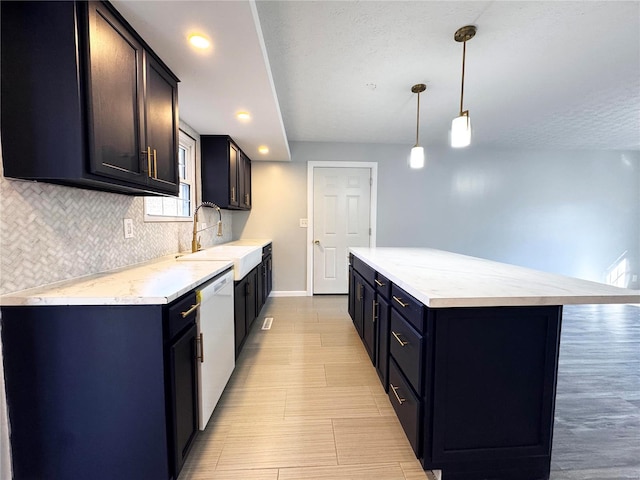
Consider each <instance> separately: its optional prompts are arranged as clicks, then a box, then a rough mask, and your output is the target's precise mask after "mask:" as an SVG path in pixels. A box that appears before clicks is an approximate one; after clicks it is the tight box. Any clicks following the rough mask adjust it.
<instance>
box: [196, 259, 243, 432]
mask: <svg viewBox="0 0 640 480" xmlns="http://www.w3.org/2000/svg"><path fill="white" fill-rule="evenodd" d="M196 294H197V297H198V301H199V302H200V308H199V309H198V353H199V355H198V357H199V358H198V409H199V411H198V413H199V415H198V417H199V423H200V425H199V427H200V430H204V428H205V427H206V426H207V422H209V418H210V417H211V414H212V413H213V409H214V408H215V407H216V405H217V403H218V400H220V396H221V395H222V391H223V390H224V387H225V386H226V385H227V382H228V381H229V378H230V377H231V373H232V372H233V369H234V368H235V364H236V361H235V340H234V324H233V271H232V270H230V271H228V272H227V273H224V274H222V276H220V277H217V278H215V279H213V280H211V281H209V282H208V283H205V284H203V285H202V286H201V287H200V288H198V289H196Z"/></svg>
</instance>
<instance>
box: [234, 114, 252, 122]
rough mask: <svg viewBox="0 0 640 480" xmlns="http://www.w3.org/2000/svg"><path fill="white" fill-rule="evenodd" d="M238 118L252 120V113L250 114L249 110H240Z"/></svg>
mask: <svg viewBox="0 0 640 480" xmlns="http://www.w3.org/2000/svg"><path fill="white" fill-rule="evenodd" d="M236 118H237V119H238V120H250V119H251V115H250V114H249V112H238V113H236Z"/></svg>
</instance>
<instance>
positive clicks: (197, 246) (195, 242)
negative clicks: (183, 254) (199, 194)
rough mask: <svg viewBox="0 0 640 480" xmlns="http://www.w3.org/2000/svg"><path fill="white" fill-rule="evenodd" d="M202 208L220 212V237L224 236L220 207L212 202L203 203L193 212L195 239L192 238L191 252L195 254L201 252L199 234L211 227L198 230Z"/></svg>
mask: <svg viewBox="0 0 640 480" xmlns="http://www.w3.org/2000/svg"><path fill="white" fill-rule="evenodd" d="M202 207H209V208H215V209H216V210H217V211H218V237H221V236H222V212H221V211H220V207H219V206H218V205H216V204H215V203H211V202H202V203H201V204H200V205H198V206H197V207H196V210H195V211H194V212H193V237H192V238H191V252H192V253H195V252H197V251H198V250H200V248H202V247H201V245H200V239H199V238H198V232H201V231H203V230H208V229H209V228H211V227H207V228H201V229H200V230H198V210H200V209H201V208H202Z"/></svg>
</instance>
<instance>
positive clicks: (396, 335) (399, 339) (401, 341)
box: [391, 330, 409, 347]
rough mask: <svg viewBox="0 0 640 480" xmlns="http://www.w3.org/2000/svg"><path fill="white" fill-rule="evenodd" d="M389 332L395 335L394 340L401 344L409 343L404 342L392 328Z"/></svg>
mask: <svg viewBox="0 0 640 480" xmlns="http://www.w3.org/2000/svg"><path fill="white" fill-rule="evenodd" d="M391 334H392V335H393V336H394V337H396V340H398V343H400V345H401V346H403V347H404V346H405V345H409V342H405V341H404V340H402V339H401V338H400V337H399V336H398V334H397V333H396V332H394V331H393V330H391Z"/></svg>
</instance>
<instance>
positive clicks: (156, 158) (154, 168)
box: [153, 148, 158, 180]
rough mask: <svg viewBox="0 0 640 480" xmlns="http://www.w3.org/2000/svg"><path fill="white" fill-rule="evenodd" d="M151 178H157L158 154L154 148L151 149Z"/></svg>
mask: <svg viewBox="0 0 640 480" xmlns="http://www.w3.org/2000/svg"><path fill="white" fill-rule="evenodd" d="M153 178H155V179H156V180H157V179H158V155H157V152H156V149H155V148H154V149H153Z"/></svg>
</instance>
